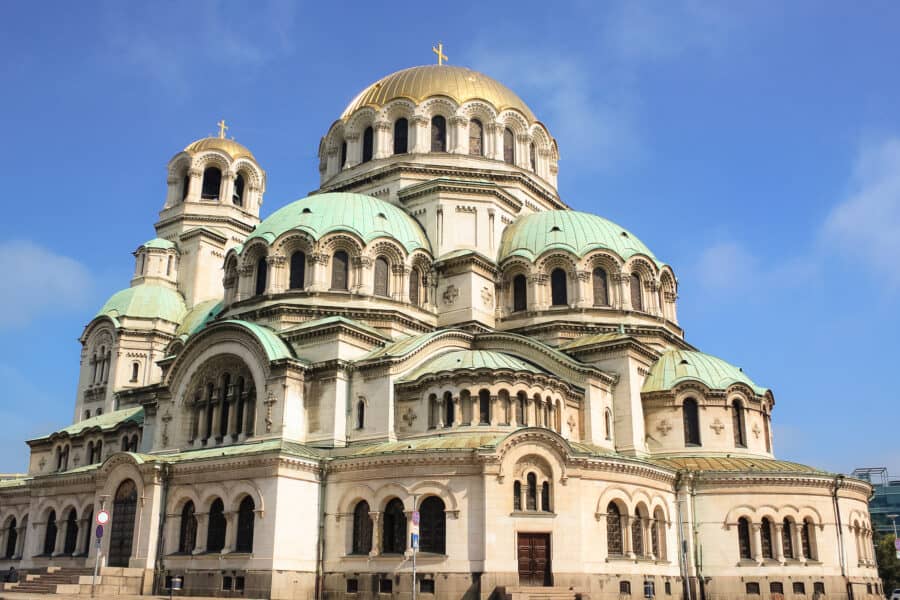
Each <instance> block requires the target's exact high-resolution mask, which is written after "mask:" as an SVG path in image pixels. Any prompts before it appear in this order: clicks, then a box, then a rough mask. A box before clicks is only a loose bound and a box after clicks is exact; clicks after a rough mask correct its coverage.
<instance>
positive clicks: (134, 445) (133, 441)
mask: <svg viewBox="0 0 900 600" xmlns="http://www.w3.org/2000/svg"><path fill="white" fill-rule="evenodd" d="M131 451H132V452H137V451H138V435H137V434H134V435H133V436H131Z"/></svg>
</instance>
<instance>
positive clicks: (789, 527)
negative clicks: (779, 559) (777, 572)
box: [781, 519, 794, 558]
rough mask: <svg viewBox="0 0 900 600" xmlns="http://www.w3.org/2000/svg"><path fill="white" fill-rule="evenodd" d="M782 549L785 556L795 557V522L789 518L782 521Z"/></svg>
mask: <svg viewBox="0 0 900 600" xmlns="http://www.w3.org/2000/svg"><path fill="white" fill-rule="evenodd" d="M781 551H782V552H783V553H784V557H785V558H794V524H793V523H791V521H790V520H788V519H785V520H784V521H782V522H781Z"/></svg>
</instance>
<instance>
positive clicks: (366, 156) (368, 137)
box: [362, 127, 375, 162]
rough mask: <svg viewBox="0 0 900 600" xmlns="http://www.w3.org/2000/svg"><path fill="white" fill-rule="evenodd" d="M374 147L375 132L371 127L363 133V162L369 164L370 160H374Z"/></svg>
mask: <svg viewBox="0 0 900 600" xmlns="http://www.w3.org/2000/svg"><path fill="white" fill-rule="evenodd" d="M374 146H375V132H374V131H373V130H372V128H371V127H366V130H365V131H363V143H362V162H369V161H370V160H372V155H373V153H374Z"/></svg>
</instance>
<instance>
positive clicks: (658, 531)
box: [651, 508, 666, 560]
mask: <svg viewBox="0 0 900 600" xmlns="http://www.w3.org/2000/svg"><path fill="white" fill-rule="evenodd" d="M651 543H652V544H653V556H655V557H656V558H657V560H666V517H665V515H664V514H663V511H662V509H661V508H657V509H656V511H655V512H654V513H653V536H652V541H651Z"/></svg>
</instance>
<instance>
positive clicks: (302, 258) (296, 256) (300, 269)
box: [288, 250, 306, 290]
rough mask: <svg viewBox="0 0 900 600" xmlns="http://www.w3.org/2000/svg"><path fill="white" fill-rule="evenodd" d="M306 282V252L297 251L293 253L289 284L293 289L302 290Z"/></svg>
mask: <svg viewBox="0 0 900 600" xmlns="http://www.w3.org/2000/svg"><path fill="white" fill-rule="evenodd" d="M305 282H306V253H305V252H302V251H299V250H298V251H297V252H294V253H293V254H291V277H290V282H289V283H288V286H289V288H290V289H292V290H302V289H303V285H304V283H305Z"/></svg>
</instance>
